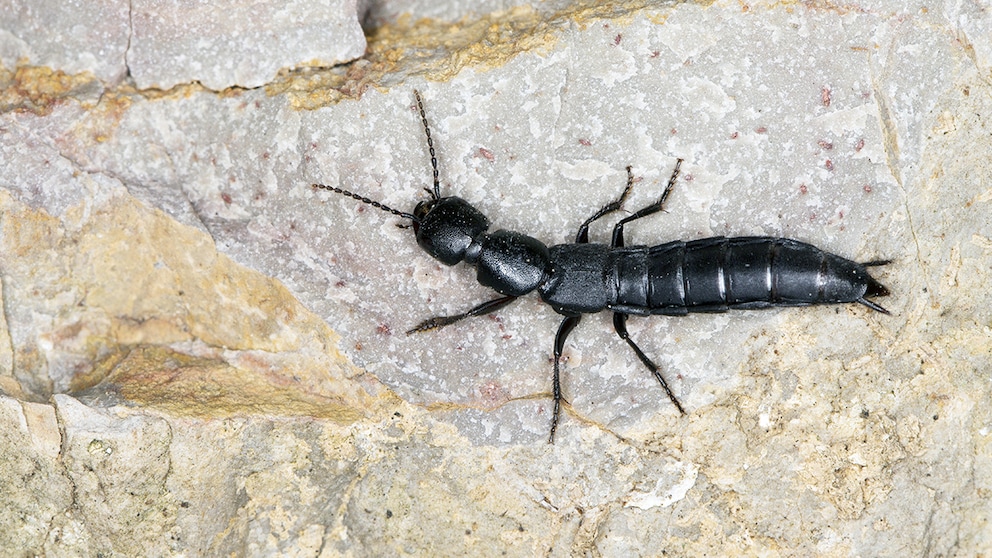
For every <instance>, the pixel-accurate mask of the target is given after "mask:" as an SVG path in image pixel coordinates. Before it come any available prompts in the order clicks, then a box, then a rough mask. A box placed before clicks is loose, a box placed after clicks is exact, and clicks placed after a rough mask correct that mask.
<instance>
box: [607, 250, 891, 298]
mask: <svg viewBox="0 0 992 558" xmlns="http://www.w3.org/2000/svg"><path fill="white" fill-rule="evenodd" d="M611 255H612V256H613V257H614V259H613V262H612V273H613V281H612V283H613V286H614V287H615V298H614V300H612V301H611V304H610V307H611V308H612V309H614V310H615V311H618V312H623V313H628V314H640V315H648V314H668V315H683V314H686V313H688V312H724V311H726V310H729V309H731V308H744V309H753V308H767V307H770V306H805V305H809V304H821V303H833V302H856V301H859V300H861V299H863V297H864V296H865V295H866V293H867V294H868V295H869V296H871V292H872V291H873V290H875V289H876V286H877V287H878V288H880V289H882V290H884V287H881V285H879V284H878V283H877V282H875V280H874V279H872V278H871V276H870V275H868V272H867V271H866V269H865V266H864V265H862V264H859V263H856V262H853V261H851V260H847V259H845V258H842V257H840V256H837V255H834V254H831V253H829V252H824V251H823V250H820V249H819V248H816V247H815V246H811V245H809V244H806V243H804V242H799V241H796V240H791V239H787V238H774V237H765V236H759V237H737V238H725V237H713V238H704V239H701V240H693V241H690V242H684V241H675V242H669V243H667V244H660V245H658V246H653V247H647V246H641V247H632V248H625V249H619V250H615V251H613V253H612V254H611Z"/></svg>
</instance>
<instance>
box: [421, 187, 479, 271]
mask: <svg viewBox="0 0 992 558" xmlns="http://www.w3.org/2000/svg"><path fill="white" fill-rule="evenodd" d="M413 217H414V219H413V231H414V232H415V233H416V234H417V244H419V245H420V247H421V248H423V249H424V251H425V252H427V253H428V254H430V255H431V256H433V257H434V258H436V259H438V260H440V261H441V263H443V264H445V265H455V264H457V263H458V262H460V261H462V260H464V259H466V257H468V259H470V260H471V259H473V258H472V257H471V254H468V252H469V247H470V246H471V245H472V242H473V241H474V240H475V239H476V238H477V237H478V236H479V235H480V234H482V233H484V232H486V229H488V228H489V219H487V218H486V216H485V215H483V214H482V212H481V211H479V210H478V209H476V208H474V207H472V205H471V204H470V203H468V202H467V201H465V200H463V199H461V198H459V197H456V196H450V197H446V198H438V199H434V198H432V199H429V200H425V201H422V202H420V203H418V204H417V207H416V209H414V210H413Z"/></svg>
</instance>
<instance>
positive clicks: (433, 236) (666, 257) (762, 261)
mask: <svg viewBox="0 0 992 558" xmlns="http://www.w3.org/2000/svg"><path fill="white" fill-rule="evenodd" d="M414 96H415V97H416V100H417V108H418V109H419V111H420V119H421V121H422V122H423V126H424V133H425V134H426V136H427V147H428V150H429V151H430V157H431V168H432V169H433V178H434V188H433V189H429V188H425V190H427V192H428V193H429V194H430V198H429V199H426V200H423V201H421V202H419V203H417V205H416V207H415V208H414V210H413V213H406V212H403V211H398V210H396V209H393V208H391V207H389V206H386V205H384V204H382V203H379V202H377V201H374V200H372V199H369V198H367V197H364V196H361V195H358V194H355V193H352V192H349V191H348V190H344V189H342V188H337V187H334V186H327V185H324V184H314V185H313V187H314V188H320V189H324V190H329V191H331V192H336V193H338V194H343V195H345V196H349V197H351V198H354V199H356V200H358V201H361V202H363V203H366V204H369V205H371V206H373V207H376V208H378V209H382V210H384V211H388V212H390V213H392V214H394V215H397V216H399V217H402V218H404V219H409V220H410V221H412V222H413V231H414V234H415V235H416V237H417V244H419V245H420V247H421V248H422V249H423V250H424V251H425V252H427V253H428V254H430V255H431V256H432V257H433V258H435V259H437V260H439V261H440V262H441V263H443V264H445V265H455V264H458V263H461V262H464V263H466V264H468V265H471V266H474V267H475V268H476V272H477V278H478V281H479V283H481V284H482V285H485V286H486V287H489V288H491V289H492V290H494V291H496V293H498V294H499V296H498V297H497V298H494V299H492V300H488V301H486V302H483V303H481V304H479V305H478V306H476V307H474V308H472V309H470V310H468V311H467V312H464V313H462V314H457V315H453V316H436V317H433V318H429V319H427V320H424V321H423V322H421V323H420V324H418V325H416V326H415V327H413V328H412V329H410V330H409V331H407V334H412V333H417V332H423V331H428V330H432V329H437V328H440V327H444V326H447V325H451V324H453V323H455V322H458V321H460V320H462V319H464V318H468V317H471V316H480V315H485V314H489V313H491V312H495V311H496V310H499V309H501V308H503V307H505V306H507V305H508V304H510V303H511V302H513V301H514V300H516V299H517V298H518V297H521V296H524V295H526V294H528V293H530V292H533V291H537V293H538V296H540V298H541V300H542V301H544V302H546V303H547V304H548V305H550V306H551V308H552V309H553V310H554V311H555V312H557V313H559V314H561V315H562V316H563V318H562V321H561V325H560V326H559V327H558V334H557V335H556V336H555V342H554V375H553V376H552V394H553V397H554V411H553V412H552V417H551V433H550V435H549V436H548V441H549V442H553V441H554V436H555V431H556V430H557V428H558V421H559V416H560V414H561V403H562V392H561V382H560V379H559V363H560V360H561V354H562V349H563V347H564V345H565V340H566V339H567V338H568V335H569V333H571V332H572V330H573V329H575V326H577V325H578V324H579V321H580V320H581V319H582V315H583V314H591V313H596V312H601V311H604V310H608V311H610V312H613V327H614V329H615V330H616V332H617V335H619V336H620V338H621V339H623V340H624V341H626V342H627V344H628V345H630V348H631V349H633V350H634V353H635V354H636V355H637V358H638V359H640V361H641V362H642V363H644V366H645V367H647V369H648V370H650V371H651V374H652V375H654V377H655V379H657V380H658V383H659V384H661V387H662V389H664V390H665V393H666V394H667V395H668V398H669V399H670V400H671V401H672V403H673V404H674V405H675V408H676V409H678V411H679V412H680V413H682V414H685V409H684V408H683V407H682V404H681V403H680V402H679V400H678V398H677V397H676V396H675V394H674V393H673V392H672V390H671V388H670V387H669V385H668V382H667V381H665V377H664V376H663V375H662V374H661V371H660V370H659V368H658V366H657V365H656V364H655V363H654V362H653V361H652V360H651V359H650V358H649V357H648V356H647V355H646V354H645V353H644V351H642V350H641V348H640V347H638V346H637V344H636V343H635V342H634V340H633V339H631V337H630V335H629V334H628V333H627V325H626V324H627V318H628V317H629V316H649V315H653V314H661V315H666V316H684V315H686V314H688V313H689V312H726V311H727V310H755V309H761V308H773V307H778V306H809V305H814V304H835V303H851V302H857V303H860V304H863V305H865V306H867V307H868V308H871V309H872V310H874V311H877V312H882V313H885V314H888V311H887V310H885V308H882V307H881V306H879V305H878V304H876V303H875V302H873V301H871V300H870V299H871V298H873V297H879V296H886V295H888V294H889V291H888V289H886V288H885V286H883V285H882V284H881V283H879V282H878V281H877V280H875V279H874V278H873V277H872V276H871V275H870V274H869V273H868V269H867V268H868V267H872V266H879V265H885V264H887V263H889V261H888V260H876V261H869V262H864V263H858V262H854V261H851V260H848V259H846V258H842V257H840V256H837V255H835V254H831V253H829V252H825V251H823V250H820V249H819V248H816V247H815V246H812V245H810V244H806V243H804V242H800V241H798V240H791V239H788V238H778V237H770V236H745V237H735V238H726V237H722V236H717V237H712V238H703V239H699V240H691V241H682V240H676V241H673V242H667V243H665V244H658V245H655V246H644V245H638V246H625V244H624V236H623V233H624V226H625V225H627V224H628V223H631V222H633V221H636V220H637V219H640V218H642V217H647V216H648V215H652V214H654V213H657V212H659V211H661V210H662V208H663V207H664V204H665V200H666V199H667V198H668V196H669V194H670V193H671V192H672V188H674V186H675V183H676V179H677V178H678V175H679V169H680V167H681V165H682V159H678V160H677V161H676V163H675V168H674V170H673V171H672V175H671V178H669V180H668V184H667V186H666V187H665V190H664V191H663V192H662V194H661V197H660V198H658V201H656V202H654V203H652V204H650V205H648V206H646V207H643V208H641V209H639V210H638V211H635V212H634V213H632V214H630V215H628V216H626V217H624V218H623V219H621V220H620V221H619V222H618V223H617V224H616V225H615V226H614V227H613V237H612V240H611V242H610V244H609V245H606V244H596V243H592V242H589V226H590V225H591V224H592V223H593V222H594V221H596V220H597V219H599V218H601V217H603V216H605V215H608V214H610V213H612V212H614V211H617V210H619V209H620V208H621V207H622V206H623V203H624V201H625V200H626V199H627V196H628V195H629V194H630V190H631V187H632V186H633V183H634V177H633V173H632V172H631V167H629V166H628V167H627V187H626V188H625V189H624V191H623V193H621V194H620V196H619V197H618V198H617V199H616V200H614V201H612V202H610V203H608V204H606V205H605V206H603V207H602V208H600V209H599V210H598V211H596V212H595V213H594V214H593V215H592V216H591V217H589V218H588V219H586V221H585V222H584V223H582V224H581V225H580V226H579V228H578V231H577V232H576V234H575V242H573V243H571V244H557V245H554V246H550V247H549V246H547V245H545V244H544V243H543V242H541V241H540V240H538V239H536V238H534V237H532V236H528V235H526V234H523V233H520V232H516V231H507V230H502V229H499V230H495V231H490V230H489V219H488V218H487V217H486V216H485V215H483V214H482V212H480V211H479V210H478V209H476V208H475V207H473V206H472V204H470V203H469V202H467V201H465V200H463V199H462V198H460V197H457V196H444V197H442V196H441V191H440V190H441V189H440V184H439V182H438V170H437V156H436V154H435V152H434V142H433V140H432V139H431V131H430V126H429V125H428V124H427V114H426V112H425V111H424V103H423V100H422V99H421V96H420V93H419V92H418V91H416V90H415V91H414Z"/></svg>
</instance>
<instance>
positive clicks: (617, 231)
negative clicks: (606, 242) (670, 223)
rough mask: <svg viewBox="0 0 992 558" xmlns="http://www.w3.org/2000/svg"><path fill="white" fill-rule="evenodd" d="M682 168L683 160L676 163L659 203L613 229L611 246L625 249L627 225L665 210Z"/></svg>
mask: <svg viewBox="0 0 992 558" xmlns="http://www.w3.org/2000/svg"><path fill="white" fill-rule="evenodd" d="M681 167H682V159H681V158H680V159H679V160H678V161H676V163H675V170H673V171H672V176H671V177H670V178H669V179H668V186H665V191H664V192H662V193H661V198H659V199H658V201H656V202H654V203H653V204H651V205H649V206H647V207H644V208H642V209H640V210H639V211H637V212H636V213H634V214H633V215H630V216H629V217H624V218H623V219H621V220H620V222H619V223H617V224H616V226H614V227H613V241H612V242H611V243H610V246H612V247H613V248H622V247H623V226H624V225H625V224H627V223H629V222H631V221H634V220H637V219H640V218H641V217H647V216H648V215H651V214H653V213H657V212H659V211H661V210H662V209H664V207H665V200H667V199H668V195H669V194H671V193H672V188H674V187H675V179H676V178H678V176H679V169H680V168H681Z"/></svg>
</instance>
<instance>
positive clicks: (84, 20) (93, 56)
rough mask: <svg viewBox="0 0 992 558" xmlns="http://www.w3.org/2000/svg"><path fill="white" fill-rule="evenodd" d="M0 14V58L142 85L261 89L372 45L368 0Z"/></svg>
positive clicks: (28, 7) (17, 5)
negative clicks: (286, 71) (366, 27)
mask: <svg viewBox="0 0 992 558" xmlns="http://www.w3.org/2000/svg"><path fill="white" fill-rule="evenodd" d="M8 4H9V5H8V6H5V7H4V10H3V11H2V12H0V61H2V62H3V65H4V66H6V67H7V68H13V67H15V66H45V67H48V68H51V69H54V70H57V71H61V72H65V73H68V74H79V73H84V72H88V73H91V74H92V75H93V76H94V77H95V78H96V79H98V80H101V81H103V82H105V83H107V84H109V85H116V84H118V83H120V82H121V81H122V80H123V79H124V78H125V77H128V76H130V77H131V78H132V79H133V80H134V83H135V84H136V85H137V86H138V88H140V89H148V88H158V89H169V88H172V87H174V86H176V85H181V84H189V83H194V82H196V83H200V84H202V85H204V86H205V87H208V88H210V89H214V90H222V89H226V88H228V87H234V86H238V87H259V86H262V85H265V84H267V83H269V82H270V81H271V80H272V79H274V78H275V77H276V74H277V73H278V72H279V71H280V70H281V69H283V68H300V67H329V66H334V65H336V64H341V63H344V62H350V61H352V60H355V59H356V58H358V57H360V56H361V55H362V53H363V52H365V46H366V42H365V36H364V34H363V32H362V28H361V26H360V22H361V20H362V18H363V17H364V14H365V12H366V11H367V5H368V2H367V1H365V0H333V1H332V0H325V1H323V2H244V1H239V0H228V1H224V2H198V1H195V0H135V1H134V2H124V1H114V0H102V1H99V2H49V1H41V2H38V1H34V0H12V3H8Z"/></svg>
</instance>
